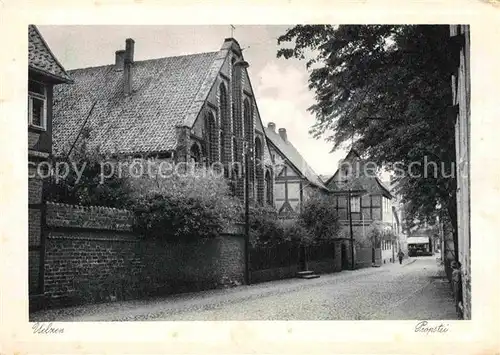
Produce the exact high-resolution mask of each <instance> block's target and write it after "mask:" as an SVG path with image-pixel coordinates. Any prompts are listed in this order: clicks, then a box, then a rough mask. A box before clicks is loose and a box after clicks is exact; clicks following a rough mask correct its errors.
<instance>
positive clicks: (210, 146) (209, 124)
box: [205, 112, 219, 164]
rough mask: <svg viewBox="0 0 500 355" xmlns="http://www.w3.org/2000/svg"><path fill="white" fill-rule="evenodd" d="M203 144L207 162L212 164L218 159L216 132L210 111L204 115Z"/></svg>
mask: <svg viewBox="0 0 500 355" xmlns="http://www.w3.org/2000/svg"><path fill="white" fill-rule="evenodd" d="M205 132H206V133H205V134H206V136H205V146H206V153H207V158H208V163H209V164H212V163H214V162H216V161H217V160H218V159H217V158H218V153H219V149H218V144H217V143H218V140H219V137H218V134H217V127H216V122H215V117H214V115H213V114H212V113H211V112H210V113H208V114H207V115H206V116H205Z"/></svg>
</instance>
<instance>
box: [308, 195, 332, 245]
mask: <svg viewBox="0 0 500 355" xmlns="http://www.w3.org/2000/svg"><path fill="white" fill-rule="evenodd" d="M333 206H334V201H333V198H332V197H331V196H329V195H322V194H319V193H317V194H315V195H312V196H311V197H309V198H308V199H307V200H306V201H305V203H304V204H303V206H302V211H301V213H300V214H299V216H298V224H299V225H301V226H304V227H305V228H307V229H308V230H309V231H310V233H311V234H312V235H313V236H314V238H315V239H320V240H326V239H332V238H336V237H337V235H338V233H339V231H340V223H339V219H338V215H337V211H336V210H335V208H334V207H333Z"/></svg>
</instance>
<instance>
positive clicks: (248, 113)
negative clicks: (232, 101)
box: [243, 98, 253, 143]
mask: <svg viewBox="0 0 500 355" xmlns="http://www.w3.org/2000/svg"><path fill="white" fill-rule="evenodd" d="M243 121H244V123H245V140H246V141H247V142H248V143H251V142H252V141H253V139H252V136H253V112H252V105H251V103H250V100H249V99H248V98H246V99H245V101H244V103H243Z"/></svg>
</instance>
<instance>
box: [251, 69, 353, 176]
mask: <svg viewBox="0 0 500 355" xmlns="http://www.w3.org/2000/svg"><path fill="white" fill-rule="evenodd" d="M257 78H258V82H257V83H254V87H255V91H256V99H257V104H258V106H259V112H260V114H261V118H262V120H263V122H264V124H267V123H268V122H274V123H276V127H277V128H281V127H283V128H286V130H287V136H288V139H289V140H290V142H292V143H293V145H294V146H295V148H297V150H298V151H299V152H300V153H301V154H302V156H303V157H304V159H305V160H306V161H307V163H308V164H309V165H310V166H311V167H312V168H313V169H314V170H315V171H316V173H318V174H333V173H334V172H335V171H336V169H337V162H338V160H339V159H341V158H343V157H344V156H345V152H344V151H338V152H335V153H333V154H330V150H331V148H332V147H331V144H329V143H326V142H325V141H324V140H322V139H320V140H316V139H314V138H313V137H312V136H311V135H310V134H309V130H310V128H311V127H312V126H313V125H314V123H315V117H314V116H313V115H312V114H311V113H309V112H307V108H308V107H310V106H311V105H312V104H313V103H314V96H313V93H312V92H310V91H309V89H308V86H307V81H308V76H307V72H306V71H305V70H304V69H302V68H300V69H299V68H297V66H296V65H294V64H293V62H290V64H285V65H283V64H281V63H280V65H278V64H277V63H276V62H274V61H273V62H269V63H268V64H266V65H265V66H264V67H263V68H262V70H261V71H260V72H259V73H258V75H257Z"/></svg>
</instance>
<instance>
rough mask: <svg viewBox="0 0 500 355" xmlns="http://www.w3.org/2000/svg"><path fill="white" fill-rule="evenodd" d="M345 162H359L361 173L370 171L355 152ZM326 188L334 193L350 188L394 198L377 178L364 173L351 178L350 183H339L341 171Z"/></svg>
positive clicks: (349, 154)
mask: <svg viewBox="0 0 500 355" xmlns="http://www.w3.org/2000/svg"><path fill="white" fill-rule="evenodd" d="M344 161H351V162H354V161H358V162H359V163H360V165H359V171H361V172H363V171H368V170H369V169H368V168H367V167H365V165H364V164H365V163H366V162H365V161H363V159H362V158H361V157H360V155H359V154H358V153H357V152H356V151H355V150H351V151H350V152H349V153H348V154H347V156H346V157H345V159H344ZM325 184H326V186H327V187H328V188H329V189H330V190H332V191H345V190H346V189H348V188H351V189H352V190H366V191H367V192H368V193H371V194H373V193H382V194H383V195H384V196H386V197H388V198H392V194H391V192H390V189H389V188H388V187H387V186H386V185H385V184H384V183H383V182H382V181H381V180H380V179H379V178H378V177H376V176H366V175H364V174H362V173H359V174H354V175H352V176H349V178H348V181H346V182H344V181H339V170H337V171H336V172H335V174H334V175H333V176H332V177H331V178H330V179H329V180H328V181H327V182H326V183H325Z"/></svg>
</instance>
